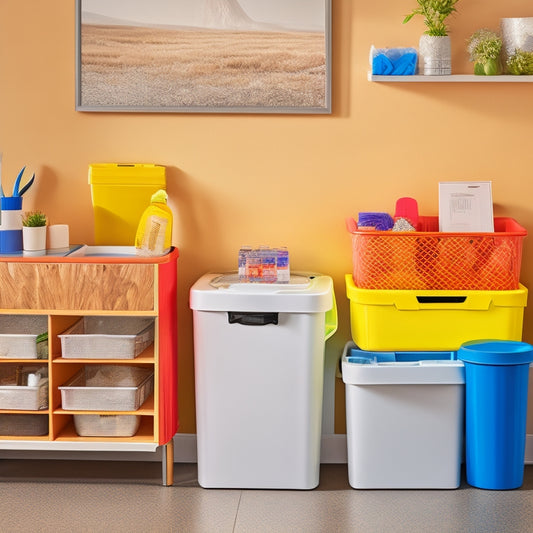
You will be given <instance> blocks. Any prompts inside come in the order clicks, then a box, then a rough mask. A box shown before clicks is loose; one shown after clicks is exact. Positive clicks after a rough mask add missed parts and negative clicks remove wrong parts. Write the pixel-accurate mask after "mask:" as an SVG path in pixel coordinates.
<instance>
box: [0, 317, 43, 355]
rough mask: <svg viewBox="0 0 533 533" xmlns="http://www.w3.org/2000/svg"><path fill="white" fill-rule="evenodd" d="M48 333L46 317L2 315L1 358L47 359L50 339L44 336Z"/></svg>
mask: <svg viewBox="0 0 533 533" xmlns="http://www.w3.org/2000/svg"><path fill="white" fill-rule="evenodd" d="M47 331H48V317H47V316H46V315H0V357H1V358H5V359H46V358H47V357H48V337H47V336H46V335H44V334H45V333H46V332H47ZM41 336H43V340H41V339H40V337H41ZM38 337H39V339H38Z"/></svg>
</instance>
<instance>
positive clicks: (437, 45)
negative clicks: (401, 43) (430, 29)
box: [418, 34, 452, 76]
mask: <svg viewBox="0 0 533 533" xmlns="http://www.w3.org/2000/svg"><path fill="white" fill-rule="evenodd" d="M418 52H419V54H420V62H421V63H422V67H423V68H421V69H420V70H421V71H422V72H423V73H424V75H425V76H448V75H450V74H451V73H452V45H451V40H450V36H449V35H444V36H433V35H426V34H424V35H422V36H421V37H420V42H419V47H418Z"/></svg>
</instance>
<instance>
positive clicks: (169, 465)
mask: <svg viewBox="0 0 533 533" xmlns="http://www.w3.org/2000/svg"><path fill="white" fill-rule="evenodd" d="M161 460H162V467H163V485H164V486H165V487H170V486H172V485H173V484H174V439H170V440H169V441H168V442H167V443H166V444H165V445H164V446H163V457H162V459H161Z"/></svg>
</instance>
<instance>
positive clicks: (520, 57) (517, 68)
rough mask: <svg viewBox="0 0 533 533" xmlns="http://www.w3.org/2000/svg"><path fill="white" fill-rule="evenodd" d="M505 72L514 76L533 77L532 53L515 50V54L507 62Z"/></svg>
mask: <svg viewBox="0 0 533 533" xmlns="http://www.w3.org/2000/svg"><path fill="white" fill-rule="evenodd" d="M507 71H508V72H509V74H514V75H515V76H519V75H525V76H531V75H533V52H526V51H525V50H520V49H518V50H515V53H514V54H513V55H512V56H511V57H509V59H508V60H507Z"/></svg>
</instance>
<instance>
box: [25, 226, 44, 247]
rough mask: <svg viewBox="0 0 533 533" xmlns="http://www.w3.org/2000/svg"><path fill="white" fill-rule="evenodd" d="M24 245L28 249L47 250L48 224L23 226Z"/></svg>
mask: <svg viewBox="0 0 533 533" xmlns="http://www.w3.org/2000/svg"><path fill="white" fill-rule="evenodd" d="M22 247H23V248H24V250H27V251H36V250H46V226H33V227H30V226H23V228H22Z"/></svg>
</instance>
